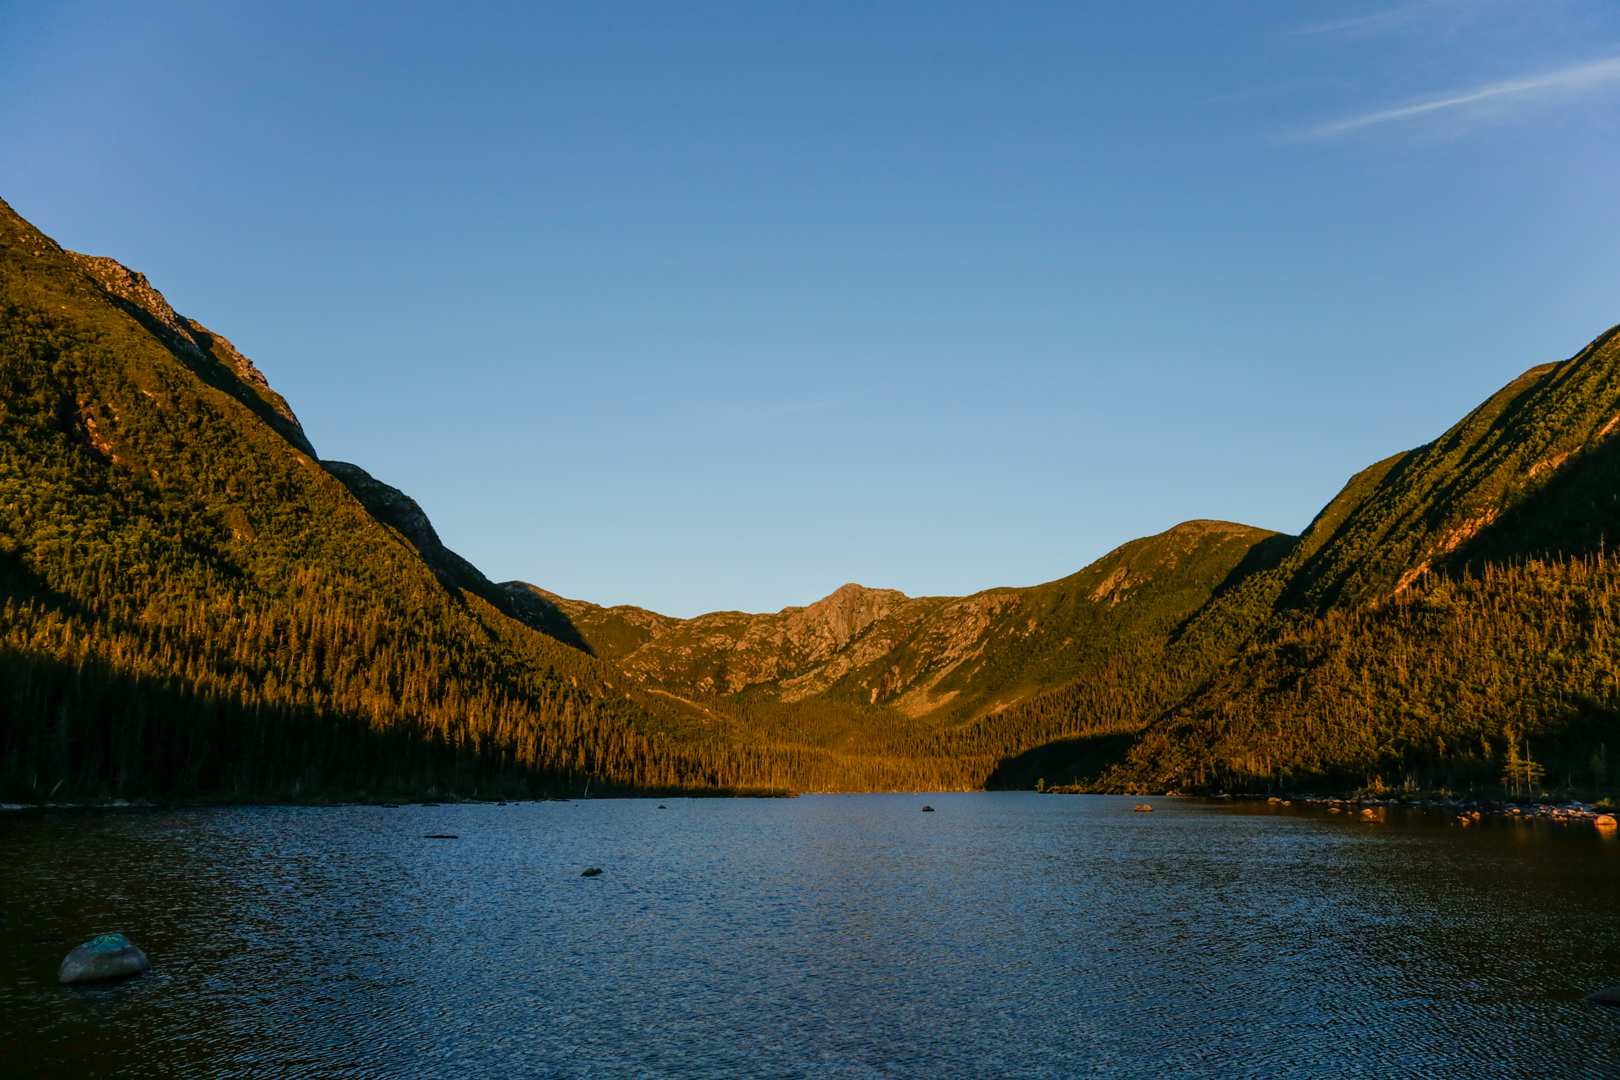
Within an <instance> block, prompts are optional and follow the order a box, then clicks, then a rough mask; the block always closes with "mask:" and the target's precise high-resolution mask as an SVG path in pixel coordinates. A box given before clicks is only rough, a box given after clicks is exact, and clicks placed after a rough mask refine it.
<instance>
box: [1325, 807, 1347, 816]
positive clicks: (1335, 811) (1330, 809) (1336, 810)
mask: <svg viewBox="0 0 1620 1080" xmlns="http://www.w3.org/2000/svg"><path fill="white" fill-rule="evenodd" d="M1328 813H1330V814H1342V813H1344V811H1343V810H1340V809H1339V808H1338V807H1337V806H1330V807H1328Z"/></svg>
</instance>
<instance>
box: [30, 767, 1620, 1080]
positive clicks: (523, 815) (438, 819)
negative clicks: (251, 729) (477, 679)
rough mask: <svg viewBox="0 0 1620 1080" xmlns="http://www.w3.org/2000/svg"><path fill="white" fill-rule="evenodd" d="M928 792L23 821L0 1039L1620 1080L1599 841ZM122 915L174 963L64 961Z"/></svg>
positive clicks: (1024, 1068) (424, 1068) (180, 1071)
mask: <svg viewBox="0 0 1620 1080" xmlns="http://www.w3.org/2000/svg"><path fill="white" fill-rule="evenodd" d="M924 801H925V799H924V798H923V797H917V796H904V795H849V796H806V797H804V798H801V799H796V800H778V801H741V800H665V803H664V805H666V806H667V807H668V809H667V810H659V809H657V806H658V804H657V803H656V802H649V801H642V800H625V801H608V800H602V801H591V802H576V803H541V804H523V805H515V806H506V807H497V806H442V807H420V806H418V807H406V808H402V809H398V810H388V809H382V808H372V807H342V808H335V809H318V808H279V809H240V810H196V811H172V812H167V811H163V812H160V811H150V812H132V813H105V814H67V815H57V816H50V815H39V814H33V813H27V814H12V815H8V816H6V817H4V818H0V865H3V866H4V868H5V874H4V879H3V884H0V906H4V907H5V908H7V909H8V910H9V915H8V917H7V918H5V919H4V921H3V922H0V930H3V931H4V934H3V936H0V1052H3V1054H4V1055H5V1056H4V1059H3V1060H5V1061H6V1062H7V1064H8V1067H16V1068H18V1069H20V1075H45V1074H46V1073H47V1072H49V1073H51V1074H53V1075H68V1073H69V1069H71V1070H72V1071H73V1072H76V1073H78V1074H79V1075H84V1076H118V1075H153V1074H162V1075H172V1076H219V1075H230V1076H243V1077H284V1076H289V1075H303V1076H354V1077H371V1076H375V1077H468V1076H471V1077H501V1078H507V1077H728V1076H736V1077H761V1076H763V1077H800V1076H803V1077H821V1076H826V1077H845V1076H850V1077H860V1076H884V1077H913V1076H915V1077H943V1076H949V1077H1073V1076H1100V1077H1132V1078H1135V1077H1141V1078H1150V1077H1151V1078H1155V1080H1157V1078H1166V1077H1189V1078H1190V1077H1257V1078H1259V1077H1264V1078H1268V1080H1269V1078H1275V1077H1284V1076H1288V1077H1295V1076H1298V1077H1344V1076H1372V1077H1382V1076H1390V1077H1394V1076H1429V1077H1562V1076H1571V1077H1578V1076H1591V1077H1612V1076H1616V1075H1620V1052H1617V1051H1616V1049H1615V1048H1614V1044H1615V1038H1616V1036H1617V1035H1620V1014H1616V1013H1611V1012H1608V1011H1603V1010H1598V1009H1594V1008H1592V1007H1589V1006H1584V1005H1582V1004H1581V1003H1580V1002H1579V998H1580V996H1581V995H1582V994H1584V993H1585V992H1587V991H1588V990H1591V989H1593V988H1595V987H1597V986H1604V985H1610V984H1615V983H1620V921H1617V920H1616V918H1615V915H1616V906H1617V905H1620V889H1617V888H1616V885H1617V884H1620V845H1617V844H1615V843H1613V842H1607V841H1605V840H1604V839H1603V838H1601V837H1600V836H1599V835H1598V834H1597V833H1596V831H1595V830H1592V829H1590V828H1589V827H1588V828H1580V827H1576V826H1563V827H1560V826H1550V825H1549V826H1541V825H1534V826H1532V825H1523V824H1512V823H1507V822H1501V823H1493V824H1490V825H1487V826H1485V827H1476V828H1472V829H1460V828H1456V827H1454V826H1451V825H1449V824H1448V823H1447V822H1446V820H1445V819H1444V818H1443V817H1439V816H1437V817H1435V818H1433V819H1425V818H1424V817H1422V816H1421V815H1417V814H1412V815H1406V816H1402V815H1401V814H1400V813H1399V812H1391V813H1390V815H1389V819H1388V820H1387V821H1386V822H1385V823H1383V824H1380V825H1364V824H1361V823H1359V822H1355V821H1347V820H1345V819H1344V818H1343V817H1342V816H1328V815H1326V814H1323V813H1318V812H1313V811H1310V810H1307V809H1300V808H1270V809H1263V808H1258V807H1242V806H1239V807H1229V806H1221V805H1218V804H1209V803H1203V802H1198V801H1193V800H1168V801H1161V802H1156V803H1155V805H1156V806H1157V807H1158V810H1157V811H1156V812H1155V813H1153V814H1133V813H1132V812H1131V806H1132V805H1133V802H1134V801H1137V800H1131V799H1124V798H1121V799H1115V798H1105V797H1072V796H1046V797H1042V796H1037V795H1033V794H1017V793H1007V794H971V795H928V796H927V797H926V801H927V802H928V803H929V804H931V805H933V806H934V807H935V808H936V810H937V811H938V812H937V813H932V814H922V813H919V810H920V808H921V806H922V804H923V802H924ZM424 833H454V834H457V835H458V836H459V837H460V839H458V840H454V841H445V840H428V839H424V838H423V834H424ZM586 866H601V867H603V868H605V870H606V872H605V873H604V874H603V875H602V876H601V877H598V878H582V877H580V876H579V871H580V870H581V869H583V868H584V867H586ZM103 931H124V932H126V933H128V934H129V935H130V936H131V937H132V938H134V939H135V940H136V941H137V942H138V943H139V944H140V945H141V946H142V947H143V948H144V949H145V950H146V952H147V953H148V955H149V956H150V957H151V958H152V960H153V962H154V964H155V965H156V970H155V972H154V973H153V974H152V975H151V976H149V977H147V978H144V979H141V980H138V981H136V982H133V983H128V984H123V985H119V986H115V987H109V988H102V989H79V990H67V989H62V988H59V987H57V986H56V984H55V982H54V974H55V966H56V963H57V962H58V961H59V960H60V958H61V956H62V955H63V954H64V953H65V952H66V951H67V948H68V947H69V946H70V945H71V944H73V943H75V942H77V941H78V940H82V939H84V938H86V937H88V936H90V935H92V934H95V933H99V932H103ZM49 939H58V940H49Z"/></svg>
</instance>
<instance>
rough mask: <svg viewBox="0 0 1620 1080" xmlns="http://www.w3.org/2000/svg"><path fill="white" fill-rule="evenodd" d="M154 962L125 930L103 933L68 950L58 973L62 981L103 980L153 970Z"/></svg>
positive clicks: (84, 981) (57, 975) (59, 980)
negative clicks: (136, 945)
mask: <svg viewBox="0 0 1620 1080" xmlns="http://www.w3.org/2000/svg"><path fill="white" fill-rule="evenodd" d="M151 967H152V962H151V961H150V960H148V959H147V958H146V954H145V953H143V952H141V950H140V949H138V948H136V947H135V946H134V945H132V944H131V943H130V940H129V938H127V937H125V936H124V935H123V934H102V935H101V936H100V937H97V938H91V939H90V940H89V941H87V942H85V943H84V944H83V945H80V946H79V947H78V948H77V949H74V950H73V951H72V952H70V953H68V954H67V956H66V958H64V959H63V961H62V967H61V969H60V970H59V971H57V973H56V979H57V981H58V982H64V983H86V982H102V981H104V980H106V979H127V978H129V977H130V976H131V975H139V974H141V973H142V972H143V971H149V970H151Z"/></svg>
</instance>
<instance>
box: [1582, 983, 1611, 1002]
mask: <svg viewBox="0 0 1620 1080" xmlns="http://www.w3.org/2000/svg"><path fill="white" fill-rule="evenodd" d="M1581 1000H1582V1001H1584V1002H1586V1003H1587V1004H1588V1005H1614V1006H1620V986H1610V987H1607V988H1606V989H1603V990H1594V991H1592V992H1591V993H1590V994H1587V995H1586V996H1585V997H1583V998H1581Z"/></svg>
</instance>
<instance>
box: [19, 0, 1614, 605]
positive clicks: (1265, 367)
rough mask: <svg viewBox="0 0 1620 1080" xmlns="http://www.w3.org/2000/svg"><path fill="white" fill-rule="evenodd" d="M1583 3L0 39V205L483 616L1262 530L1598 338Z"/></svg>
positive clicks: (1009, 6) (149, 28)
mask: <svg viewBox="0 0 1620 1080" xmlns="http://www.w3.org/2000/svg"><path fill="white" fill-rule="evenodd" d="M1617 187H1620V6H1616V5H1614V4H1613V3H1612V0H1603V2H1600V0H1534V2H1533V0H1430V2H1423V3H1401V2H1400V0H1395V2H1392V3H1384V2H1377V0H1368V2H1351V0H1342V2H1323V3H1311V2H1302V0H1292V2H1286V3H1285V2H1281V0H1277V2H1243V0H1223V2H1219V3H1216V2H1206V3H1190V2H1144V0H1132V2H1117V3H1116V2H1107V3H1103V2H1085V0H1065V2H1062V3H1040V2H1025V3H972V4H966V3H950V2H930V3H882V2H878V3H873V2H864V3H858V4H857V3H838V2H833V0H821V2H816V3H760V2H757V0H749V2H740V3H734V4H722V3H680V2H675V0H660V2H654V3H592V4H582V3H554V4H552V3H513V4H505V3H476V2H471V3H464V4H456V5H445V4H426V3H414V2H411V0H392V2H389V3H386V4H384V3H375V4H372V3H364V2H360V3H348V4H342V5H333V4H329V3H319V4H317V3H304V2H301V0H291V2H287V3H280V4H263V3H234V2H231V0H209V2H207V3H200V2H198V3H192V2H176V0H152V2H148V3H138V4H130V3H127V2H121V3H111V2H100V0H95V2H75V0H62V2H59V3H51V4H38V3H28V2H23V0H0V198H4V199H6V200H7V201H8V202H10V203H11V205H12V206H13V208H14V209H16V210H17V211H18V212H19V213H21V214H22V215H23V216H24V217H26V218H28V219H29V220H30V221H32V222H33V223H34V224H35V225H36V226H38V227H39V228H41V229H42V230H43V231H44V232H46V233H47V234H49V235H50V236H52V237H54V238H55V239H56V240H57V241H59V242H60V243H62V244H63V245H64V246H66V247H69V248H71V249H73V250H76V251H83V252H87V253H90V254H97V255H111V256H113V257H114V258H116V259H118V260H120V261H121V262H123V263H125V264H126V265H128V266H131V267H133V268H135V269H138V270H141V271H143V272H145V273H146V274H148V275H149V277H150V278H151V280H152V282H153V284H154V285H156V286H157V287H158V288H159V289H160V290H162V291H163V293H164V294H165V296H167V298H168V299H169V301H170V302H171V303H172V304H173V305H174V307H175V308H176V309H178V310H179V311H181V312H182V313H183V314H185V315H187V316H189V317H191V318H195V319H197V320H199V321H201V322H202V323H204V324H205V325H207V326H208V327H209V328H211V329H213V330H215V331H217V332H219V333H221V334H224V335H225V336H226V337H228V338H230V339H231V340H232V341H233V342H234V343H235V344H236V345H237V346H238V347H239V348H240V349H241V350H242V351H243V352H245V353H246V354H247V355H248V356H250V357H252V358H253V359H254V360H255V362H256V363H257V364H258V366H259V367H260V368H261V369H262V370H263V371H264V372H265V374H266V375H267V377H268V378H269V379H270V381H271V384H272V385H273V386H275V387H276V388H277V389H278V390H280V391H281V392H282V393H283V394H284V395H285V396H286V397H287V399H288V400H289V402H290V403H291V404H292V406H293V408H294V409H295V410H296V412H297V413H298V415H299V417H300V419H301V420H302V422H303V424H304V427H305V430H306V431H307V432H308V434H309V436H310V438H311V440H312V441H313V443H314V444H315V447H316V448H317V450H318V451H319V452H320V453H321V455H322V457H325V458H331V459H337V460H342V461H349V462H353V463H355V464H358V465H361V466H362V467H364V468H365V469H367V470H368V471H370V472H371V473H372V474H373V475H375V476H376V477H377V478H378V479H381V480H383V481H385V482H387V483H390V484H393V485H395V486H396V487H399V488H401V489H402V490H404V491H405V492H406V493H407V494H409V495H411V496H412V497H414V498H415V499H416V500H417V501H418V502H419V503H421V505H422V507H423V509H424V510H426V511H427V513H428V515H429V516H430V517H431V518H432V520H433V522H434V524H435V526H436V527H437V529H438V531H439V533H440V536H441V537H442V538H443V539H444V541H445V542H446V543H447V544H448V545H449V546H450V547H451V548H453V549H454V550H456V551H458V552H459V553H461V554H462V555H464V556H466V557H467V558H469V559H470V560H471V561H472V562H473V563H475V564H476V565H477V566H478V567H480V568H481V569H482V570H483V571H484V572H485V573H486V574H488V575H489V576H490V577H491V578H492V579H494V580H497V581H500V580H507V579H511V578H521V579H523V580H526V581H530V582H533V583H535V584H538V585H540V586H542V587H544V588H547V589H550V590H552V591H554V592H557V593H560V594H562V595H564V596H569V597H574V598H579V599H586V600H592V601H595V602H597V603H602V604H620V603H632V604H637V605H640V606H644V607H650V608H653V609H655V610H658V611H663V612H665V613H668V614H672V615H679V616H690V615H695V614H698V613H700V612H704V611H711V610H727V609H735V610H744V611H772V610H777V609H779V608H782V607H784V606H788V605H799V604H807V603H809V602H811V601H813V600H815V599H817V598H818V597H821V596H823V595H825V594H827V593H829V592H831V591H832V590H833V589H835V588H837V587H838V586H839V585H842V584H844V583H845V582H850V581H855V582H859V583H861V584H864V585H869V586H874V587H885V588H896V589H900V590H903V591H905V592H907V593H909V594H912V595H961V594H965V593H971V592H975V591H978V590H980V589H985V588H990V587H999V586H1015V585H1032V584H1036V583H1038V582H1041V581H1047V580H1052V579H1054V578H1058V577H1062V576H1065V575H1067V574H1070V573H1073V572H1074V571H1076V570H1079V569H1080V568H1081V567H1083V566H1085V565H1086V564H1087V563H1089V562H1091V561H1092V560H1094V559H1096V558H1098V557H1100V556H1102V555H1104V554H1106V553H1107V552H1108V551H1110V550H1112V549H1113V548H1114V547H1116V546H1118V545H1119V544H1122V543H1124V542H1126V541H1128V540H1131V539H1133V538H1135V537H1138V536H1144V535H1149V534H1152V533H1155V532H1159V531H1161V530H1163V529H1166V528H1169V527H1170V526H1172V525H1174V524H1176V523H1177V522H1179V521H1183V520H1188V519H1193V518H1220V519H1225V520H1232V521H1241V522H1245V523H1247V524H1251V525H1257V526H1262V527H1265V528H1270V529H1277V530H1281V531H1285V532H1298V531H1300V530H1301V529H1303V528H1304V527H1305V526H1306V525H1307V524H1308V523H1309V522H1310V520H1311V518H1312V517H1313V516H1314V515H1315V513H1316V512H1317V511H1318V510H1319V509H1320V508H1321V507H1322V506H1323V505H1324V504H1325V503H1326V502H1327V501H1328V500H1329V499H1330V498H1332V496H1333V495H1334V494H1335V493H1336V492H1337V491H1338V489H1339V488H1340V487H1341V486H1342V485H1343V484H1344V482H1345V481H1346V480H1347V479H1348V478H1349V477H1350V476H1351V475H1352V474H1353V473H1354V472H1356V471H1357V470H1359V469H1361V468H1363V467H1365V466H1367V465H1369V464H1371V463H1373V462H1374V461H1377V460H1379V459H1381V458H1383V457H1386V456H1388V455H1390V454H1392V453H1395V452H1398V451H1400V450H1404V449H1408V448H1410V447H1413V446H1416V445H1420V444H1422V443H1424V442H1427V441H1428V440H1430V439H1432V438H1434V437H1436V436H1437V435H1439V434H1440V433H1441V432H1442V431H1444V430H1445V429H1446V428H1447V427H1449V426H1450V425H1451V424H1453V423H1454V422H1456V421H1457V420H1458V419H1460V418H1461V417H1462V416H1463V415H1464V414H1465V413H1466V412H1467V411H1468V410H1469V409H1471V408H1472V407H1473V406H1474V405H1476V404H1478V403H1479V402H1480V401H1482V400H1484V398H1486V397H1487V396H1489V395H1490V394H1491V393H1492V392H1493V391H1495V390H1496V389H1497V388H1499V387H1500V386H1501V385H1502V384H1504V383H1506V382H1508V381H1509V380H1510V379H1512V378H1513V377H1514V376H1515V375H1517V374H1519V373H1520V372H1522V371H1523V370H1525V369H1526V368H1529V367H1531V366H1533V365H1535V364H1538V363H1544V362H1546V361H1549V360H1561V359H1564V358H1566V357H1568V356H1570V355H1573V354H1574V353H1575V352H1577V351H1578V350H1579V349H1580V348H1581V347H1583V346H1584V345H1585V344H1586V343H1587V342H1588V341H1590V340H1591V339H1592V338H1594V337H1596V336H1597V335H1598V334H1599V333H1601V332H1602V331H1604V330H1605V329H1607V328H1608V327H1609V326H1611V325H1612V324H1614V323H1615V322H1617V321H1620V271H1617V269H1616V266H1617V263H1616V259H1615V257H1614V252H1616V251H1620V198H1617V197H1616V196H1617V195H1620V190H1617Z"/></svg>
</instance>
